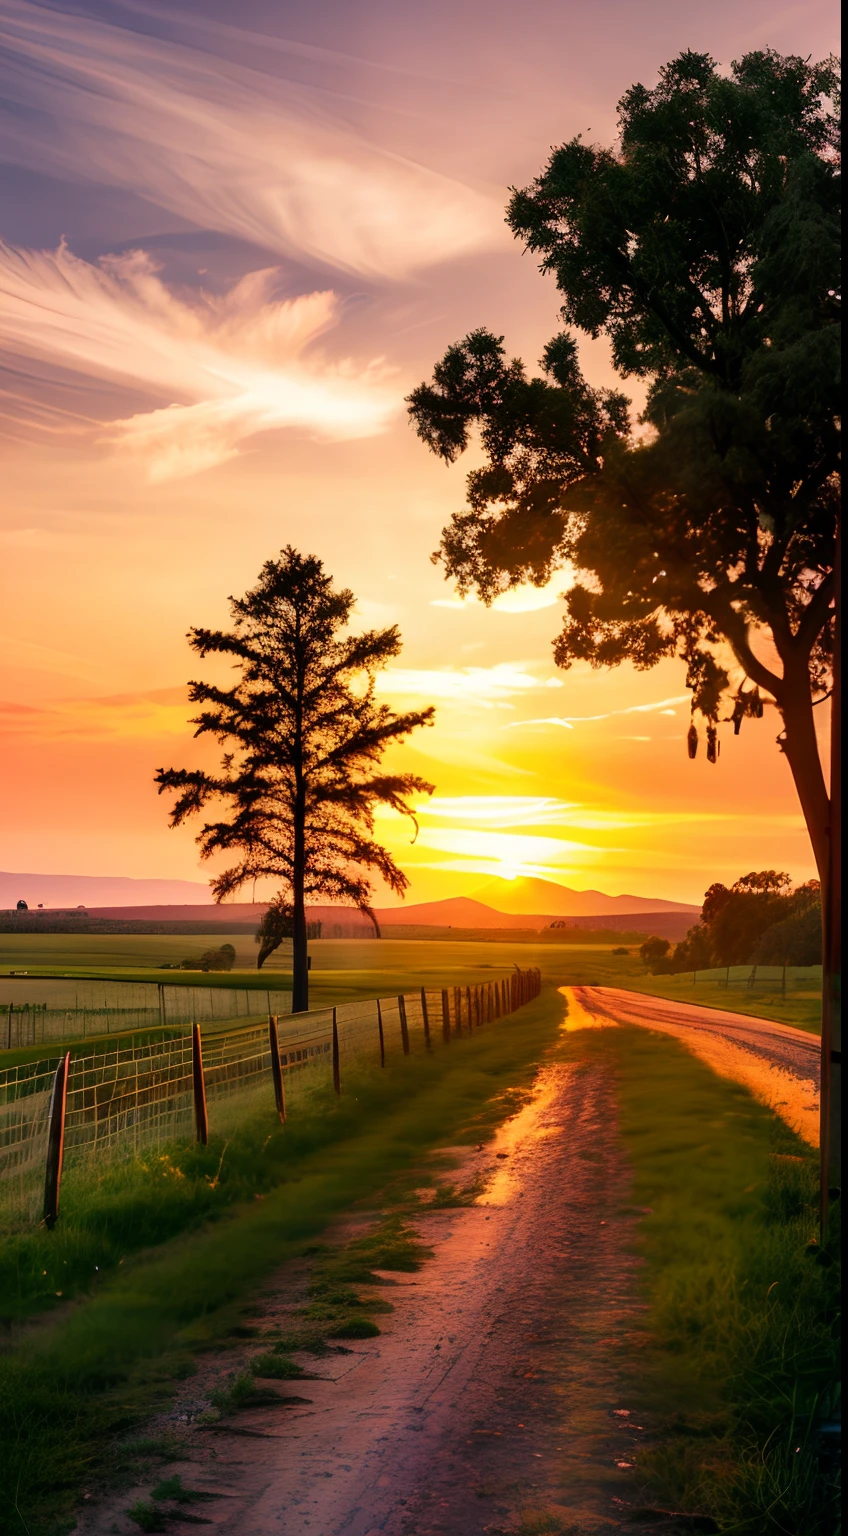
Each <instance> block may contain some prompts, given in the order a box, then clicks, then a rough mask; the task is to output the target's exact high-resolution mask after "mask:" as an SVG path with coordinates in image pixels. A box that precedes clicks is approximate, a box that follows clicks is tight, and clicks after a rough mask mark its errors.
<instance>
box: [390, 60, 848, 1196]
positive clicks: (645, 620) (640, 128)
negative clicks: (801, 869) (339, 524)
mask: <svg viewBox="0 0 848 1536" xmlns="http://www.w3.org/2000/svg"><path fill="white" fill-rule="evenodd" d="M838 96H839V79H838V73H837V67H836V63H835V61H833V60H827V61H826V62H825V63H822V64H811V63H809V62H808V61H806V60H804V59H800V58H792V57H789V58H784V57H781V56H780V55H779V54H777V53H774V52H772V51H764V52H757V53H750V54H747V55H746V56H745V57H744V58H743V59H741V60H740V61H739V62H738V63H734V65H733V66H732V69H731V71H730V73H729V75H725V74H722V73H721V72H720V71H719V69H718V68H717V67H716V64H715V63H714V61H713V60H712V59H711V58H709V57H708V56H707V55H705V54H696V53H684V54H681V56H680V57H679V58H678V59H675V60H674V61H673V62H672V63H670V64H668V65H667V66H666V67H665V68H664V69H663V70H661V71H660V77H659V83H658V84H657V86H656V87H655V88H654V89H653V90H649V89H646V87H645V86H643V85H635V86H633V87H632V89H631V90H629V91H628V92H627V94H626V95H625V96H624V97H623V98H622V101H621V102H620V104H619V138H618V143H617V145H616V146H615V147H614V148H604V147H598V146H595V145H589V144H584V143H583V142H582V141H581V139H579V138H577V139H572V140H571V141H570V142H569V143H567V144H564V145H562V147H561V148H559V149H557V150H555V151H554V153H553V154H552V155H551V158H550V160H549V162H548V164H547V166H546V167H545V169H544V170H543V172H542V174H541V175H540V176H539V177H538V178H537V179H536V181H534V182H533V184H532V185H531V186H530V187H528V188H526V189H525V190H524V191H520V192H519V191H516V192H514V194H513V197H512V200H511V202H510V205H509V210H508V215H507V217H508V221H509V224H510V226H511V228H512V229H513V231H514V233H515V234H516V235H517V236H518V237H519V238H520V239H521V240H523V241H524V243H525V246H526V247H527V248H528V249H529V250H530V251H533V252H535V253H536V254H537V255H538V256H539V257H540V258H541V270H542V271H543V272H545V273H549V274H551V275H552V276H553V277H554V278H555V280H556V284H557V287H558V289H559V291H560V294H561V296H562V310H561V314H562V318H563V320H564V321H565V323H566V325H567V326H572V327H575V328H576V329H577V330H578V331H583V332H584V333H586V334H588V335H590V336H593V337H598V336H604V337H606V338H607V340H608V341H609V343H610V346H611V352H612V360H613V363H614V365H615V367H616V368H617V370H618V372H619V373H620V374H621V375H622V376H624V377H626V376H628V375H630V376H633V377H636V378H639V379H642V380H644V381H645V382H646V384H647V406H646V409H645V411H644V413H643V416H642V418H641V423H639V424H638V426H637V424H635V423H632V422H631V420H630V418H629V414H628V409H627V402H626V400H625V398H624V396H623V395H621V394H618V393H616V392H611V391H604V390H598V389H592V388H590V387H589V385H588V384H587V382H586V380H585V379H584V378H583V376H582V374H581V371H580V366H579V362H578V356H577V349H576V346H575V342H574V338H573V336H572V335H571V334H570V333H569V332H568V331H563V332H562V333H561V334H560V335H558V336H556V337H555V338H554V340H553V341H551V342H550V343H549V345H548V346H547V348H546V349H545V353H544V357H543V359H542V369H543V373H542V376H541V377H529V376H528V374H527V371H526V369H525V368H524V365H523V364H522V363H521V362H520V361H518V360H515V359H514V360H510V359H508V357H507V355H506V353H505V351H504V348H503V338H502V337H499V336H495V335H493V334H492V333H491V332H489V331H486V330H478V331H474V332H473V333H472V334H471V335H469V336H467V337H466V338H465V340H464V341H462V342H460V343H459V344H458V345H456V346H453V347H451V348H450V349H449V350H448V352H447V353H446V354H445V356H444V358H443V359H442V361H441V362H440V363H439V364H438V365H437V367H436V369H435V374H434V378H433V381H432V383H429V384H424V385H422V386H421V388H419V389H417V390H416V391H415V392H414V394H413V395H412V396H411V398H410V410H411V413H412V417H413V420H414V423H415V425H416V427H417V430H418V432H419V434H420V436H421V437H422V438H423V439H424V441H425V442H426V443H427V444H428V445H429V446H430V448H432V449H433V450H434V451H435V452H436V453H438V454H440V455H441V456H442V458H444V459H446V460H447V461H448V462H450V461H452V460H453V459H455V458H456V457H457V455H458V454H460V453H461V452H462V451H463V449H464V448H465V447H466V446H467V444H468V442H469V437H470V433H471V431H472V429H474V428H476V429H479V433H480V438H481V441H482V447H483V449H484V452H485V455H486V462H485V463H484V465H483V467H482V468H480V469H478V470H475V471H474V472H473V473H472V474H471V475H470V476H469V478H468V493H469V494H468V507H467V508H466V509H465V510H464V511H463V512H460V513H458V514H457V515H456V516H455V517H454V518H453V519H452V521H451V523H450V525H449V527H448V528H446V529H445V531H444V534H443V536H442V542H441V547H440V550H439V551H438V553H437V556H436V558H440V559H442V560H443V561H444V563H445V567H446V570H447V573H448V574H449V575H450V576H453V577H455V578H456V579H457V581H458V583H459V586H460V589H463V590H466V589H468V588H475V589H476V590H477V591H478V592H479V594H480V596H481V597H482V598H483V599H484V601H491V599H492V597H493V596H494V595H495V594H496V593H497V592H498V591H501V590H503V589H504V588H506V587H510V586H513V585H515V584H517V583H518V582H522V581H528V580H529V581H531V582H535V583H536V584H537V585H541V584H542V583H543V582H545V581H546V580H547V579H548V577H549V576H550V574H551V572H552V571H553V570H554V569H556V568H557V567H559V566H562V565H565V564H566V563H567V562H570V563H571V564H572V565H573V567H574V568H575V570H576V572H577V580H576V582H575V584H574V586H573V587H572V588H571V590H570V592H569V593H568V595H567V597H566V617H565V621H564V624H563V627H562V631H561V633H560V635H559V636H558V637H557V639H556V642H555V645H554V655H555V657H556V660H557V662H558V664H559V665H560V666H561V667H566V668H567V667H568V666H570V665H571V663H572V662H573V661H575V660H577V659H581V660H586V661H589V662H590V663H591V665H592V666H596V667H603V666H615V665H617V664H618V663H620V662H622V661H630V662H632V663H633V664H634V665H635V666H636V667H640V668H645V667H652V666H654V665H656V663H657V662H659V661H660V660H661V659H662V658H663V657H669V656H679V657H681V658H682V659H683V660H684V661H685V663H686V668H687V684H688V686H689V687H690V688H691V690H692V708H693V716H694V717H695V718H693V721H692V723H691V725H690V728H689V734H688V744H689V752H690V755H691V756H694V754H695V752H696V751H697V748H698V739H699V729H698V723H697V722H698V717H700V721H701V724H702V727H705V729H706V747H707V756H708V758H709V759H710V761H712V762H715V761H716V760H717V757H718V751H719V743H718V722H719V720H720V719H729V720H731V721H732V722H733V728H734V731H738V730H739V728H740V726H741V724H742V721H743V719H744V718H745V717H746V716H753V717H757V718H758V717H761V716H762V714H763V706H764V703H765V702H773V704H774V705H775V706H776V708H777V711H778V713H779V715H780V717H781V721H782V727H781V730H780V734H779V736H778V744H779V746H780V748H781V749H782V751H784V752H785V753H786V757H787V760H788V762H789V767H790V769H791V772H792V776H793V779H794V781H795V785H796V788H797V791H798V797H799V800H800V802H801V807H802V810H803V813H804V818H805V820H806V824H807V827H808V830H809V834H810V841H811V843H812V847H813V852H814V855H815V860H816V865H817V867H818V870H819V874H820V877H821V882H822V887H823V895H824V901H823V906H824V961H825V985H824V990H823V1028H822V1091H821V1103H822V1126H821V1131H822V1217H823V1224H824V1221H825V1220H826V1215H827V1191H828V1183H829V1182H830V1180H831V1179H834V1180H835V1179H838V1168H839V1159H840V1149H839V1134H840V1131H839V1125H840V1119H839V1117H840V1088H839V1078H840V1071H841V1068H840V1061H841V1055H840V1009H841V952H840V904H841V894H840V893H841V866H840V851H839V835H840V827H841V799H840V793H839V782H840V775H839V766H840V759H839V723H840V709H841V705H840V691H839V682H838V677H839V664H838V655H839V652H838V642H837V644H836V647H834V635H835V631H836V629H837V626H838V622H839V620H838V617H836V615H835V609H836V606H837V597H836V594H837V590H838V582H839V569H838V561H839V554H838V551H839V542H840V541H839V538H838V518H839V511H838V505H839V503H838V496H839V484H838V477H839V431H840V410H841V405H840V396H839V317H840V300H841V275H840V248H839V215H840V175H839V149H838ZM746 683H747V684H748V686H747V687H746V686H745V685H746ZM829 693H832V698H833V703H832V708H831V725H832V731H831V737H832V751H831V774H830V777H831V784H832V788H833V795H832V798H829V795H828V788H827V783H826V778H825V774H824V772H823V767H822V763H821V761H820V758H819V751H818V744H817V739H816V728H815V713H814V711H815V706H816V704H819V703H821V702H823V701H824V700H825V699H826V698H827V697H828V694H829ZM722 710H726V713H724V714H722Z"/></svg>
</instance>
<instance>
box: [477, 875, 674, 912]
mask: <svg viewBox="0 0 848 1536" xmlns="http://www.w3.org/2000/svg"><path fill="white" fill-rule="evenodd" d="M474 898H476V899H477V901H482V902H485V903H486V905H487V906H492V907H494V908H495V909H496V910H497V911H499V912H510V913H515V914H521V915H529V914H531V913H537V912H548V913H550V914H551V916H553V917H602V916H604V915H605V914H607V913H610V914H612V913H614V912H628V913H629V912H691V913H692V914H693V916H694V914H695V913H697V912H700V910H701V909H700V907H699V906H698V907H696V906H693V905H692V904H691V903H690V902H685V901H666V900H665V898H664V897H661V896H657V897H654V896H607V894H606V892H605V891H573V890H571V889H570V888H569V887H568V886H567V885H557V883H556V882H555V881H554V880H538V879H534V878H532V877H530V876H521V877H519V879H517V880H502V879H501V878H500V876H498V875H495V876H493V877H492V878H491V879H490V880H487V881H486V883H485V885H481V886H479V887H478V888H477V890H476V891H475V892H474ZM472 899H473V898H472Z"/></svg>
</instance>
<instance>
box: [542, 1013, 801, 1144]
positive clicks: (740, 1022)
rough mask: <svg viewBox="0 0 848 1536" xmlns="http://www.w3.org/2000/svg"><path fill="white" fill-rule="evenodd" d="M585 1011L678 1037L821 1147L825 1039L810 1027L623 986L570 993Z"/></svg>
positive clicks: (716, 1070) (716, 1069)
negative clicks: (823, 1043) (821, 1076)
mask: <svg viewBox="0 0 848 1536" xmlns="http://www.w3.org/2000/svg"><path fill="white" fill-rule="evenodd" d="M562 990H563V991H564V992H566V993H567V994H568V993H572V994H573V997H574V999H575V1001H576V1003H577V1005H578V1009H580V1008H582V1009H585V1010H586V1012H587V1013H588V1014H589V1015H595V1016H600V1017H601V1018H608V1019H611V1020H613V1021H614V1022H616V1023H622V1024H640V1025H642V1026H644V1027H645V1028H648V1029H659V1030H662V1031H663V1032H664V1033H666V1034H671V1035H677V1036H679V1038H680V1039H682V1040H685V1041H686V1043H687V1045H688V1046H689V1047H690V1048H691V1049H692V1050H694V1051H695V1052H696V1054H697V1055H699V1056H701V1057H703V1059H704V1060H705V1061H707V1062H708V1063H709V1065H710V1066H711V1067H712V1068H713V1071H715V1072H718V1073H719V1075H720V1076H722V1077H730V1078H733V1079H734V1080H735V1081H736V1082H740V1083H744V1085H745V1087H746V1088H748V1089H749V1090H750V1091H751V1092H752V1093H753V1094H755V1096H756V1097H757V1098H759V1099H761V1100H762V1102H763V1103H765V1104H768V1105H769V1108H771V1109H774V1110H776V1111H777V1112H778V1114H780V1115H781V1116H782V1117H783V1119H784V1120H786V1122H787V1123H788V1124H789V1125H791V1126H792V1129H793V1130H796V1131H798V1132H799V1134H800V1135H801V1136H803V1137H804V1140H805V1141H807V1142H809V1144H810V1145H811V1146H813V1147H817V1146H818V1144H819V1119H818V1117H819V1081H820V1073H821V1041H820V1040H819V1039H818V1037H817V1036H816V1035H811V1034H808V1033H807V1032H806V1031H805V1030H803V1029H793V1028H792V1026H791V1025H790V1024H778V1023H776V1022H774V1021H773V1020H771V1019H759V1018H754V1017H752V1016H751V1015H750V1014H741V1013H725V1012H724V1011H723V1010H722V1009H720V1008H703V1007H701V1006H699V1005H698V1004H697V1003H680V1002H673V1001H671V1000H670V999H668V998H664V997H652V996H650V994H646V993H641V992H625V991H623V990H622V989H620V988H618V987H573V988H563V989H562Z"/></svg>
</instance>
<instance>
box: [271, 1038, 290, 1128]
mask: <svg viewBox="0 0 848 1536" xmlns="http://www.w3.org/2000/svg"><path fill="white" fill-rule="evenodd" d="M268 1043H269V1045H270V1047H271V1076H272V1078H273V1079H274V1101H275V1103H276V1105H277V1114H278V1115H279V1117H280V1125H285V1123H286V1094H285V1089H284V1088H283V1068H282V1065H281V1063H280V1035H279V1030H278V1029H277V1019H276V1016H275V1015H274V1014H273V1013H269V1015H268Z"/></svg>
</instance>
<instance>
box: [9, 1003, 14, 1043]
mask: <svg viewBox="0 0 848 1536" xmlns="http://www.w3.org/2000/svg"><path fill="white" fill-rule="evenodd" d="M14 1011H15V1005H14V1003H10V1004H9V1050H11V1049H12V1014H13V1013H14Z"/></svg>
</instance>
